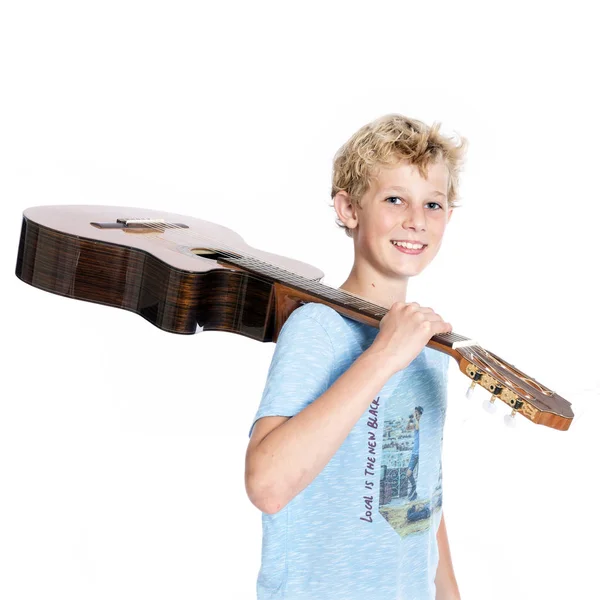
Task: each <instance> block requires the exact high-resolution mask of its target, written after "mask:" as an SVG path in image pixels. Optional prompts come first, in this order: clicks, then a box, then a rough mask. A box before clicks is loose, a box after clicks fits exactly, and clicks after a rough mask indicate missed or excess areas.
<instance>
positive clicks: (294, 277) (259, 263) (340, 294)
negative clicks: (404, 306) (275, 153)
mask: <svg viewBox="0 0 600 600" xmlns="http://www.w3.org/2000/svg"><path fill="white" fill-rule="evenodd" d="M145 226H147V227H149V228H150V229H153V230H155V231H156V233H153V234H151V235H152V236H153V237H154V238H156V239H159V240H164V241H168V242H170V243H172V244H174V245H177V242H174V241H172V240H166V238H163V237H161V236H160V234H161V233H163V229H170V230H178V231H182V232H185V231H186V228H184V227H180V226H176V225H174V224H160V225H156V224H152V223H150V224H147V225H145ZM180 237H184V238H186V239H191V238H194V241H196V240H198V241H204V240H206V241H209V242H216V243H217V246H216V247H214V248H210V249H212V250H216V251H217V252H218V253H220V254H223V255H224V256H225V257H226V258H228V257H229V258H232V259H234V260H235V259H237V257H241V258H242V260H243V259H249V261H250V262H251V263H252V262H254V263H255V264H254V266H256V267H258V268H259V269H261V270H262V271H264V272H265V273H266V274H267V275H270V276H272V277H273V278H275V279H278V278H280V273H281V272H283V273H285V274H286V277H287V278H288V279H289V280H291V282H292V283H296V284H300V285H301V286H302V287H306V284H309V285H317V286H322V287H325V288H327V292H328V293H330V294H332V295H333V296H334V297H335V298H336V299H338V300H340V301H343V300H348V298H347V296H351V298H352V300H351V302H352V303H354V304H357V305H358V306H359V307H360V308H364V309H368V310H372V311H375V312H379V313H381V312H382V311H385V312H387V310H388V309H386V308H385V307H383V306H381V305H379V304H375V303H373V302H369V301H367V300H364V299H362V298H360V297H359V296H356V295H354V294H352V293H351V292H346V291H345V290H339V289H337V288H334V287H332V286H328V285H325V284H323V283H321V282H319V281H314V280H312V279H308V278H307V277H303V276H302V275H298V274H297V273H295V272H294V271H289V270H287V269H286V268H285V267H281V266H279V265H275V270H273V268H272V267H273V266H272V265H270V264H269V263H268V262H264V259H261V258H260V257H259V256H256V255H254V254H251V253H247V252H245V251H240V250H238V249H236V248H234V247H231V246H228V245H226V244H223V243H222V242H221V241H220V240H217V239H216V238H213V237H212V236H209V235H205V234H195V233H193V232H192V233H191V234H186V233H184V234H183V235H182V236H180ZM222 249H225V250H224V251H222ZM227 250H230V251H231V252H227ZM197 256H199V257H202V255H201V254H200V255H197ZM233 264H236V263H235V262H234V263H233ZM241 266H243V265H241ZM259 272H260V271H259ZM342 303H343V302H342ZM385 312H384V313H383V314H385ZM382 316H383V315H382Z"/></svg>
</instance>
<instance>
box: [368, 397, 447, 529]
mask: <svg viewBox="0 0 600 600" xmlns="http://www.w3.org/2000/svg"><path fill="white" fill-rule="evenodd" d="M423 410H424V409H423V407H422V406H415V407H414V409H413V411H412V412H411V413H409V414H406V415H404V416H402V415H397V416H395V417H393V418H390V419H386V420H384V423H383V427H384V429H383V447H382V462H381V473H380V490H379V512H380V513H381V515H382V516H383V517H384V518H385V520H386V521H387V522H388V523H389V524H390V525H391V526H392V527H393V529H394V530H395V531H396V533H398V534H399V535H401V536H403V537H404V536H406V535H410V534H412V533H419V532H421V531H424V530H426V529H428V528H429V527H430V525H431V516H432V513H433V512H436V511H438V510H440V509H441V506H442V471H441V465H440V472H439V476H438V481H437V485H436V487H435V489H434V493H433V497H422V496H421V495H420V494H419V445H420V444H419V442H420V434H421V428H420V423H421V416H422V415H423ZM427 493H429V490H427Z"/></svg>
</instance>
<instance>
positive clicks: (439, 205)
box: [386, 196, 442, 210]
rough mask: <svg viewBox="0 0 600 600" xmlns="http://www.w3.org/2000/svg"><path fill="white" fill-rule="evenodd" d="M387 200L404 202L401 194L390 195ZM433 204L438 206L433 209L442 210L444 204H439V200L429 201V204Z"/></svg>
mask: <svg viewBox="0 0 600 600" xmlns="http://www.w3.org/2000/svg"><path fill="white" fill-rule="evenodd" d="M386 200H402V202H404V199H403V198H400V196H389V197H388V198H386ZM392 204H396V202H392ZM431 204H433V205H434V206H437V208H434V209H433V210H440V209H441V208H442V205H441V204H439V203H438V202H428V203H427V205H428V206H429V205H431Z"/></svg>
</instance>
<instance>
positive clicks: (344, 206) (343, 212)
mask: <svg viewBox="0 0 600 600" xmlns="http://www.w3.org/2000/svg"><path fill="white" fill-rule="evenodd" d="M333 204H334V206H335V212H336V213H337V215H338V218H339V219H340V221H341V222H342V223H343V224H344V225H345V226H346V227H348V229H354V228H355V227H356V226H357V225H358V218H357V215H356V207H355V206H352V202H351V201H350V195H349V194H348V192H346V191H345V190H341V191H339V192H338V193H337V194H336V195H335V196H334V197H333Z"/></svg>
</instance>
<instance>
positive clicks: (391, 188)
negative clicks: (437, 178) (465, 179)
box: [383, 185, 446, 198]
mask: <svg viewBox="0 0 600 600" xmlns="http://www.w3.org/2000/svg"><path fill="white" fill-rule="evenodd" d="M388 190H399V191H401V192H406V193H407V194H410V192H409V191H408V190H407V189H406V188H405V187H402V186H401V185H391V186H390V187H389V188H386V189H385V190H383V191H384V192H387V191H388ZM429 195H430V196H443V197H444V198H445V197H446V194H443V193H442V192H438V191H437V190H435V191H433V192H431V193H430V194H429Z"/></svg>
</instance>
